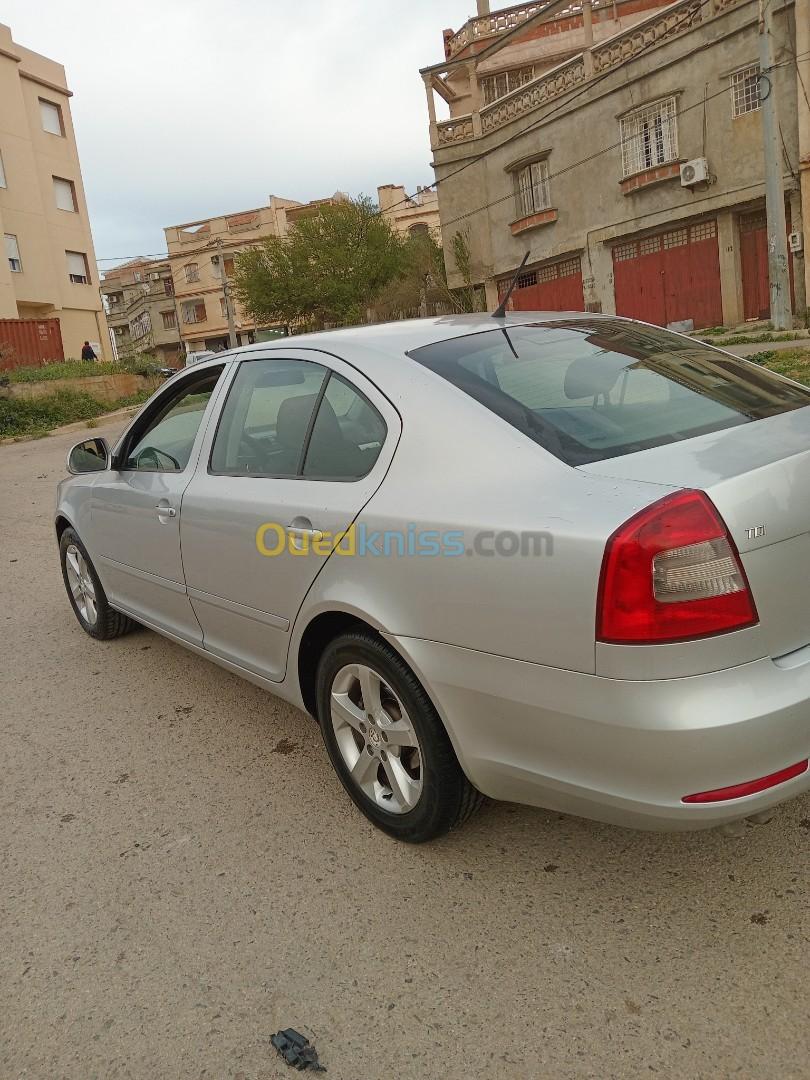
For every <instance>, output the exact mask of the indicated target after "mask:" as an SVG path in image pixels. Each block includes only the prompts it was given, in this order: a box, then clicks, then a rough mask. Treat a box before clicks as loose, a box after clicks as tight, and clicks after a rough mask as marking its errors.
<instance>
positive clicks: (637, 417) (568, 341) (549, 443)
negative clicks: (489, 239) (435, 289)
mask: <svg viewBox="0 0 810 1080" xmlns="http://www.w3.org/2000/svg"><path fill="white" fill-rule="evenodd" d="M409 356H410V357H411V358H412V359H413V360H416V361H417V362H418V363H420V364H422V365H424V366H425V367H427V368H429V369H430V370H431V371H434V372H436V374H438V375H441V376H442V378H445V379H447V380H448V381H449V382H451V383H453V385H455V386H457V387H458V388H459V390H462V391H464V393H466V394H468V395H469V396H470V397H473V398H474V399H475V400H476V401H478V402H479V403H480V404H482V405H484V406H485V407H486V408H488V409H490V410H491V411H492V412H494V413H496V414H497V415H498V416H500V417H501V418H502V419H503V420H505V421H506V422H507V423H509V424H511V425H512V426H513V427H516V428H517V429H518V430H520V431H522V432H523V433H524V434H525V435H527V436H528V437H529V438H530V439H532V440H533V441H535V442H537V443H539V444H540V445H541V446H544V447H545V448H546V449H547V450H549V451H550V452H551V453H553V454H555V455H556V456H557V457H559V458H561V459H562V460H563V461H565V462H567V463H568V464H569V465H584V464H587V463H589V462H593V461H602V460H604V459H605V458H611V457H618V456H620V455H622V454H631V453H634V452H636V451H639V450H645V449H649V448H651V447H654V446H660V445H662V444H664V443H668V442H679V441H681V440H683V439H689V438H694V437H695V436H698V435H703V434H706V433H708V432H712V431H719V430H721V429H723V428H727V427H735V426H737V425H739V424H747V423H752V422H754V421H757V420H762V419H765V418H766V417H769V416H775V415H778V414H779V413H783V412H788V411H790V410H792V409H800V408H805V407H806V406H808V405H810V389H808V388H807V387H803V386H799V385H797V384H795V383H792V382H789V381H788V380H786V379H782V378H780V377H779V376H778V375H775V374H773V372H770V371H768V370H767V369H764V368H761V367H759V366H757V365H756V364H752V363H748V362H746V361H744V360H739V359H737V358H735V357H732V356H728V355H727V354H724V353H722V352H719V351H717V350H714V349H710V348H709V347H708V346H705V345H703V344H702V343H701V342H699V341H695V340H692V339H691V338H687V337H682V336H680V335H678V334H673V333H670V332H669V331H667V330H659V329H657V328H656V327H648V326H643V325H640V324H638V323H633V322H630V321H629V320H625V319H604V318H594V319H581V320H580V319H577V320H574V319H569V320H554V321H548V322H542V323H527V324H523V325H511V326H506V327H502V328H497V329H495V328H493V329H492V330H489V331H484V332H483V333H478V334H471V335H468V336H466V337H460V338H452V339H450V340H448V341H442V342H437V343H436V344H434V345H426V346H424V347H422V348H419V349H414V350H413V351H411V352H410V353H409Z"/></svg>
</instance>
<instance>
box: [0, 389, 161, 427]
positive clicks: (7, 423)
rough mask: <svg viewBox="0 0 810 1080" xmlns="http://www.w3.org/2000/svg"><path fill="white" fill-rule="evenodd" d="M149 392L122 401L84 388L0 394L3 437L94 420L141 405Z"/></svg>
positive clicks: (145, 391) (0, 421)
mask: <svg viewBox="0 0 810 1080" xmlns="http://www.w3.org/2000/svg"><path fill="white" fill-rule="evenodd" d="M149 396H150V394H149V391H148V390H144V391H141V392H140V393H138V394H132V395H130V396H129V397H126V398H121V399H120V400H119V401H114V402H104V401H98V400H97V399H96V398H94V397H93V396H92V395H91V394H87V393H84V392H82V391H77V390H57V391H56V392H55V393H53V394H48V395H47V396H46V397H40V398H31V399H23V398H5V397H0V439H7V438H15V437H20V436H31V435H47V434H48V432H49V431H52V430H53V429H54V428H57V427H61V426H62V425H63V424H73V423H76V422H77V421H79V420H87V421H91V422H92V421H94V420H96V419H97V418H98V417H100V416H104V415H105V413H110V412H115V411H116V410H117V409H123V408H127V407H128V406H132V405H141V404H143V402H144V401H146V400H147V398H148V397H149Z"/></svg>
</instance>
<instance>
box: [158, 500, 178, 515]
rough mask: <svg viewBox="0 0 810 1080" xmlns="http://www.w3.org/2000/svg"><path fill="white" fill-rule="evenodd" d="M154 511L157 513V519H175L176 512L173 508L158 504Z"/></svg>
mask: <svg viewBox="0 0 810 1080" xmlns="http://www.w3.org/2000/svg"><path fill="white" fill-rule="evenodd" d="M155 509H156V510H157V512H158V517H170V518H173V517H177V511H176V510H175V508H174V507H173V506H167V505H166V504H165V503H158V504H157V506H156V507H155Z"/></svg>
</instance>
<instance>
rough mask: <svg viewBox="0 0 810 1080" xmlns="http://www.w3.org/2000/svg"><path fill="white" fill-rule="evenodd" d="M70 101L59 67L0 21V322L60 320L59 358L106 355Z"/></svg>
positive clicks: (102, 320)
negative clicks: (0, 245)
mask: <svg viewBox="0 0 810 1080" xmlns="http://www.w3.org/2000/svg"><path fill="white" fill-rule="evenodd" d="M70 98H71V92H70V90H68V88H67V82H66V79H65V70H64V68H63V67H62V66H61V64H57V63H56V62H55V61H53V60H48V59H46V58H45V57H44V56H40V55H39V54H38V53H35V52H31V50H30V49H25V48H23V47H22V46H21V45H17V44H16V42H14V41H13V39H12V37H11V30H10V29H9V27H7V26H4V25H2V24H0V226H2V228H1V229H0V231H2V233H3V242H4V255H5V257H4V258H2V259H0V319H42V318H57V319H58V320H59V323H60V326H61V333H62V344H63V348H64V354H65V357H68V358H71V357H78V356H79V355H80V354H81V348H82V343H83V342H84V341H91V342H94V343H97V344H98V345H99V346H100V350H101V352H100V354H99V355H100V356H103V357H106V358H109V356H110V344H109V336H108V333H107V326H106V322H105V318H104V312H103V310H102V305H101V298H100V296H99V288H98V284H99V283H98V273H97V270H96V259H95V253H94V251H93V240H92V237H91V235H90V222H89V219H88V216H87V204H86V202H85V197H84V187H83V185H82V177H81V170H80V168H79V154H78V151H77V149H76V139H75V136H74V133H73V122H72V120H71V115H70Z"/></svg>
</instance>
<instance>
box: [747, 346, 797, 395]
mask: <svg viewBox="0 0 810 1080" xmlns="http://www.w3.org/2000/svg"><path fill="white" fill-rule="evenodd" d="M746 360H753V362H754V363H755V364H762V366H763V367H766V368H770V370H771V371H775V372H776V373H777V375H785V376H787V378H788V379H795V380H796V382H800V383H804V384H805V386H810V348H806V349H765V350H764V351H763V352H759V353H754V355H753V356H747V357H746Z"/></svg>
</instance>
